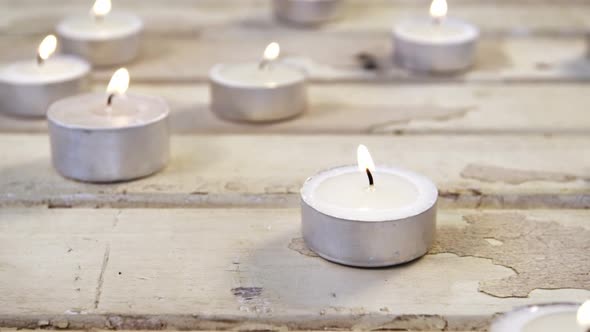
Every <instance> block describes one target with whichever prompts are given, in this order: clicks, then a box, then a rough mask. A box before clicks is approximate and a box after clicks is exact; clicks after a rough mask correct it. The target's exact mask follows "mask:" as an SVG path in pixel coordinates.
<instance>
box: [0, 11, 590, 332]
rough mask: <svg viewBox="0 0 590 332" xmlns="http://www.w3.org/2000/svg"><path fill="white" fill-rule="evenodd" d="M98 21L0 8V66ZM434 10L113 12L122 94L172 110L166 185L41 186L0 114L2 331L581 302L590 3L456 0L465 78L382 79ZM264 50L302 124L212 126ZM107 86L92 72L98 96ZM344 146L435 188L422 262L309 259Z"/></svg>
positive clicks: (26, 147) (382, 315) (321, 320)
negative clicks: (225, 98) (333, 17)
mask: <svg viewBox="0 0 590 332" xmlns="http://www.w3.org/2000/svg"><path fill="white" fill-rule="evenodd" d="M91 3H92V1H91V0H88V1H78V0H52V1H51V2H39V1H37V0H0V8H1V9H2V10H0V44H1V45H5V46H6V47H3V48H2V52H0V62H7V61H11V60H14V59H21V58H26V57H30V58H32V56H33V55H34V51H35V49H36V47H37V43H38V42H39V41H40V39H41V38H42V37H43V35H45V34H47V33H49V32H50V31H52V30H53V27H54V26H55V24H56V22H58V21H59V20H60V19H61V18H62V17H64V16H65V15H67V14H73V13H82V14H83V13H87V11H88V10H89V8H90V6H91ZM428 5H429V0H419V1H415V0H364V1H354V0H346V1H345V8H344V13H343V15H342V17H341V19H339V20H337V21H335V22H331V23H329V24H326V25H324V26H321V27H318V28H317V29H299V28H294V27H290V26H286V25H283V24H280V23H277V22H275V21H274V19H273V18H272V16H271V15H270V7H269V1H266V0H199V1H194V0H170V1H157V0H116V1H114V7H115V8H116V9H122V10H130V11H133V12H135V13H137V14H139V15H140V16H141V17H142V18H143V19H144V21H145V23H146V33H145V40H144V42H145V43H144V49H143V51H142V55H141V57H140V58H139V59H138V60H137V61H135V62H134V63H132V64H130V65H129V66H128V67H129V69H130V71H131V76H132V80H131V81H132V83H131V90H132V91H134V92H138V93H146V94H152V95H161V96H163V97H164V98H166V99H167V100H168V101H169V103H170V105H171V107H172V116H171V124H172V129H173V132H174V133H175V134H183V135H187V136H182V135H181V136H174V137H173V138H172V160H171V161H170V164H169V166H168V167H167V168H166V169H165V170H164V171H162V172H160V173H158V174H156V175H154V176H152V177H148V178H145V179H141V180H138V181H134V182H129V183H117V184H107V185H92V184H84V183H79V182H74V181H70V180H66V179H63V178H61V177H60V176H59V175H57V174H56V173H55V171H54V170H53V168H52V167H51V165H50V157H49V144H48V138H47V137H46V134H45V132H46V123H45V122H44V121H43V120H32V121H25V120H22V119H16V118H9V117H6V116H2V115H0V151H2V160H1V161H0V207H1V209H0V327H4V326H8V327H12V328H15V327H19V328H38V327H40V328H57V329H64V328H65V329H88V328H99V329H107V330H111V329H133V330H135V329H144V330H154V329H158V330H159V329H171V330H174V329H179V330H191V329H192V330H194V329H199V330H202V329H205V330H206V329H209V330H218V329H237V330H249V331H253V330H256V331H259V330H273V331H279V330H280V331H284V330H287V329H292V330H307V329H312V330H313V329H316V330H326V329H338V330H341V329H345V330H349V329H354V330H369V329H371V330H374V329H378V330H417V331H429V330H430V331H439V330H454V331H460V330H485V329H486V328H487V326H488V324H489V321H490V320H491V319H492V318H493V317H494V315H495V314H496V313H498V312H502V311H506V310H509V309H511V308H513V307H514V306H518V305H523V304H529V303H540V302H555V301H582V300H585V299H586V298H588V297H590V286H589V285H588V278H587V275H588V270H589V269H590V266H589V265H588V264H589V263H588V262H589V261H588V260H587V259H586V253H587V252H588V250H590V248H589V247H588V246H589V245H590V243H589V242H588V240H587V239H588V238H590V235H589V232H590V224H589V223H588V222H587V220H588V217H589V216H590V215H589V213H590V212H588V211H587V210H583V209H588V208H590V159H589V158H587V157H586V156H590V150H589V149H590V147H589V145H588V142H589V140H588V139H589V136H588V134H590V117H588V114H587V113H588V109H587V108H588V107H587V105H589V103H590V99H589V98H590V94H588V84H587V83H588V82H589V81H590V59H589V58H588V46H589V45H588V44H589V42H590V41H589V40H587V37H586V36H585V35H586V34H587V32H588V31H589V30H590V25H589V22H590V3H588V1H587V0H560V1H549V0H494V1H479V0H452V1H450V2H449V9H450V13H451V15H452V16H455V17H460V18H464V19H465V20H468V21H470V22H473V23H474V24H476V25H478V26H479V27H480V28H481V31H482V39H481V42H480V45H479V48H478V52H477V59H476V60H477V61H476V65H475V67H474V68H473V69H472V70H471V71H468V72H466V73H462V74H459V75H455V76H441V77H431V76H425V75H417V74H412V73H408V72H406V71H404V70H402V69H400V68H397V67H395V66H393V64H392V62H391V61H390V54H391V44H390V36H389V31H390V29H391V27H392V25H393V24H394V23H395V22H397V21H399V20H400V19H402V18H404V17H411V16H423V15H426V11H427V8H428ZM272 40H277V41H279V42H280V43H281V46H282V51H283V55H284V58H283V61H287V62H290V63H292V64H295V65H299V66H302V67H303V68H305V69H306V70H307V71H308V72H309V74H310V78H311V84H310V87H309V93H310V109H309V111H308V113H307V114H305V115H304V116H302V117H299V118H297V119H294V120H292V121H288V122H282V123H274V124H267V125H246V124H234V123H228V122H224V121H221V120H219V119H217V118H215V117H214V116H213V115H212V114H211V112H210V111H209V109H208V98H209V97H208V92H207V84H206V81H207V72H208V70H209V68H210V67H211V66H212V65H213V64H215V63H219V62H238V61H243V60H244V59H252V60H254V59H258V57H259V56H260V54H261V51H262V49H263V48H264V46H265V45H266V44H267V43H268V42H270V41H272ZM361 52H365V53H369V54H372V55H374V56H375V57H376V58H377V60H378V63H379V69H378V70H377V71H375V72H371V71H366V70H363V69H361V67H360V65H359V63H358V60H357V58H356V57H357V55H358V54H359V53H361ZM112 71H113V70H112V69H102V70H96V71H94V72H93V74H92V78H93V83H94V84H93V89H94V90H98V91H101V90H103V89H104V87H105V85H106V81H107V80H108V78H109V77H110V75H111V73H112ZM18 133H21V134H18ZM31 133H33V134H32V135H31ZM236 134H240V135H236ZM359 143H364V144H366V145H368V146H369V148H370V149H371V151H372V153H373V155H374V158H375V159H376V161H378V162H379V163H385V164H391V165H398V166H402V167H406V168H410V169H413V170H415V171H418V172H421V173H424V174H426V175H427V176H429V177H431V178H432V179H433V180H434V181H435V182H436V183H437V185H438V187H439V189H440V198H441V200H440V205H439V206H440V207H441V208H442V210H441V212H440V214H439V218H438V219H439V225H438V233H437V234H438V239H437V242H436V244H435V245H434V247H433V248H432V251H431V254H429V255H427V256H426V257H424V258H423V259H420V260H418V261H416V262H414V263H411V264H407V265H404V266H401V267H397V268H390V269H377V270H364V269H353V268H346V267H342V266H339V265H334V264H331V263H328V262H326V261H324V260H322V259H320V258H317V257H313V256H314V255H313V253H311V252H310V251H309V250H308V249H307V248H305V246H304V245H303V243H302V241H301V238H300V234H299V232H300V230H299V211H298V209H297V206H298V204H299V202H298V201H299V196H298V190H299V187H300V185H301V183H302V182H303V181H304V180H305V178H306V177H308V176H310V175H312V174H314V173H315V172H316V171H318V170H320V169H323V168H327V167H332V166H335V165H338V164H351V163H354V162H355V160H356V157H355V148H356V146H357V144H359ZM43 207H50V208H52V209H45V208H43ZM88 207H99V208H103V209H87V208H88ZM172 207H182V208H184V209H171V208H172ZM65 208H71V209H65ZM113 208H118V209H117V210H115V209H113ZM130 208H131V209H130ZM193 208H198V209H193ZM263 208H264V209H263ZM458 208H470V210H461V209H458ZM473 208H477V209H473ZM507 208H509V209H517V210H506V209H507ZM575 209H577V210H575ZM441 275H442V276H445V278H441ZM0 330H1V331H4V330H6V329H5V328H0ZM10 332H14V330H13V329H10Z"/></svg>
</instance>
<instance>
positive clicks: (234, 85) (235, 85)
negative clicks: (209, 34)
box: [209, 62, 307, 90]
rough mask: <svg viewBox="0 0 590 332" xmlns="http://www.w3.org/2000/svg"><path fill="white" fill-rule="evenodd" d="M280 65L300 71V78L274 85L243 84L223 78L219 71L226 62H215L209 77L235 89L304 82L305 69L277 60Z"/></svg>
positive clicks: (268, 87) (256, 88)
mask: <svg viewBox="0 0 590 332" xmlns="http://www.w3.org/2000/svg"><path fill="white" fill-rule="evenodd" d="M279 63H280V64H281V65H283V66H285V67H289V68H291V69H293V70H296V71H298V72H300V73H301V75H302V77H301V79H297V80H292V81H288V82H282V83H278V84H276V85H273V86H261V85H259V86H256V85H249V84H245V83H237V82H235V81H230V80H227V79H224V78H223V77H222V76H221V75H220V74H219V71H220V70H222V69H223V68H225V67H226V66H228V64H223V63H220V64H216V65H215V66H213V67H212V68H211V69H210V70H209V79H210V80H211V81H213V82H215V83H217V84H221V85H225V86H228V87H231V88H235V89H243V90H259V89H261V88H265V89H279V88H282V87H286V86H291V85H294V84H299V83H301V82H306V81H307V73H306V71H305V70H303V69H302V68H299V67H297V66H293V65H289V64H285V63H284V62H279ZM230 66H231V65H230Z"/></svg>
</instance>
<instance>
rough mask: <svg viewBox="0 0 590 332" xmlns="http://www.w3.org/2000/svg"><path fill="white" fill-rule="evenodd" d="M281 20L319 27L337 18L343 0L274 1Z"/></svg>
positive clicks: (275, 11)
mask: <svg viewBox="0 0 590 332" xmlns="http://www.w3.org/2000/svg"><path fill="white" fill-rule="evenodd" d="M272 4H273V12H274V15H275V17H277V18H278V19H279V20H281V21H284V22H287V23H292V24H296V25H302V26H305V25H317V24H321V23H324V22H327V21H331V20H333V19H335V18H336V16H337V15H338V11H339V9H340V4H341V0H273V2H272Z"/></svg>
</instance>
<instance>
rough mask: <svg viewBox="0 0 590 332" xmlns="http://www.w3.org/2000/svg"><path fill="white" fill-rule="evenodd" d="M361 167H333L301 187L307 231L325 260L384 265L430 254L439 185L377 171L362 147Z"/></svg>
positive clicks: (415, 176) (393, 170)
mask: <svg viewBox="0 0 590 332" xmlns="http://www.w3.org/2000/svg"><path fill="white" fill-rule="evenodd" d="M357 154H358V167H357V166H343V167H337V168H333V169H329V170H326V171H323V172H320V173H319V174H317V175H315V176H313V177H311V178H309V179H308V180H307V181H306V182H305V184H304V185H303V187H302V189H301V209H302V216H301V220H302V233H303V238H304V240H305V243H306V244H307V246H308V247H309V248H310V249H311V250H313V251H315V252H316V253H317V254H318V255H320V256H321V257H323V258H325V259H327V260H330V261H333V262H336V263H341V264H345V265H351V266H359V267H379V266H390V265H396V264H401V263H404V262H408V261H411V260H413V259H416V258H418V257H421V256H423V255H424V254H426V252H427V251H428V249H429V248H430V246H431V245H432V242H433V241H434V235H435V228H436V201H437V198H438V191H437V189H436V186H435V185H434V184H433V183H432V182H431V181H430V180H429V179H427V178H426V177H424V176H422V175H418V174H415V173H413V172H410V171H407V170H403V169H399V168H393V167H384V166H380V167H375V166H374V164H373V160H372V159H371V156H370V154H369V152H368V150H367V148H366V147H365V146H363V145H361V146H359V148H358V152H357Z"/></svg>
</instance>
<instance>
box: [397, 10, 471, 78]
mask: <svg viewBox="0 0 590 332" xmlns="http://www.w3.org/2000/svg"><path fill="white" fill-rule="evenodd" d="M446 15H447V3H446V0H433V1H432V3H431V6H430V16H431V17H430V18H427V17H424V18H416V19H408V20H405V21H402V22H400V23H399V24H397V25H396V26H395V27H394V29H393V43H394V45H393V49H394V59H395V61H396V62H397V63H398V64H400V65H401V66H403V67H405V68H408V69H410V70H415V71H420V72H433V73H445V72H456V71H460V70H464V69H467V68H469V67H471V66H472V65H473V61H474V55H475V48H476V43H477V39H478V38H479V30H478V29H477V28H476V27H475V26H473V25H471V24H469V23H466V22H463V21H460V20H457V19H453V18H449V17H446Z"/></svg>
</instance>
